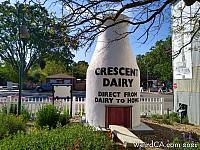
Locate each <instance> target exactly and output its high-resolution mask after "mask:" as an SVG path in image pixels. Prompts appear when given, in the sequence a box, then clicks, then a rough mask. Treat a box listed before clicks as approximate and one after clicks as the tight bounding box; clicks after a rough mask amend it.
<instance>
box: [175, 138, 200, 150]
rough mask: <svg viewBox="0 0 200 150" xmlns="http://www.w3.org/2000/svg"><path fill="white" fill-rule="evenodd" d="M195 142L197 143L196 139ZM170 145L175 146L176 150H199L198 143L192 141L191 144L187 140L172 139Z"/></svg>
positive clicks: (199, 145) (199, 144)
mask: <svg viewBox="0 0 200 150" xmlns="http://www.w3.org/2000/svg"><path fill="white" fill-rule="evenodd" d="M192 138H193V137H192ZM197 141H198V139H197ZM172 143H173V144H174V146H176V147H175V149H176V150H183V149H187V150H194V149H195V150H200V143H199V142H194V141H192V142H191V141H189V139H180V138H178V137H173V141H172ZM171 149H172V148H171ZM173 149H174V148H173Z"/></svg>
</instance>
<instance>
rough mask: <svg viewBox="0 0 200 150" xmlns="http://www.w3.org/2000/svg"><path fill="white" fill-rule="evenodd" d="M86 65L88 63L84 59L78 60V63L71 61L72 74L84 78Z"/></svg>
mask: <svg viewBox="0 0 200 150" xmlns="http://www.w3.org/2000/svg"><path fill="white" fill-rule="evenodd" d="M88 66H89V64H88V62H86V61H79V62H78V63H73V66H72V71H73V76H74V77H76V78H77V79H86V72H87V68H88Z"/></svg>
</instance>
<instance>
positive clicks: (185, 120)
mask: <svg viewBox="0 0 200 150" xmlns="http://www.w3.org/2000/svg"><path fill="white" fill-rule="evenodd" d="M182 123H183V124H188V123H189V120H188V116H186V117H184V118H183V119H182Z"/></svg>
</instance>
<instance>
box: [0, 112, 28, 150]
mask: <svg viewBox="0 0 200 150" xmlns="http://www.w3.org/2000/svg"><path fill="white" fill-rule="evenodd" d="M25 128H26V126H25V123H24V122H23V118H21V117H16V116H14V115H11V114H9V115H7V114H5V113H0V139H2V138H4V137H6V136H9V135H12V134H15V133H17V132H18V131H25ZM0 149H1V148H0Z"/></svg>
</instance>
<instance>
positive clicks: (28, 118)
mask: <svg viewBox="0 0 200 150" xmlns="http://www.w3.org/2000/svg"><path fill="white" fill-rule="evenodd" d="M21 116H22V117H23V119H24V121H28V120H30V119H31V115H30V114H29V112H28V111H27V110H26V109H25V107H24V106H22V113H21Z"/></svg>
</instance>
